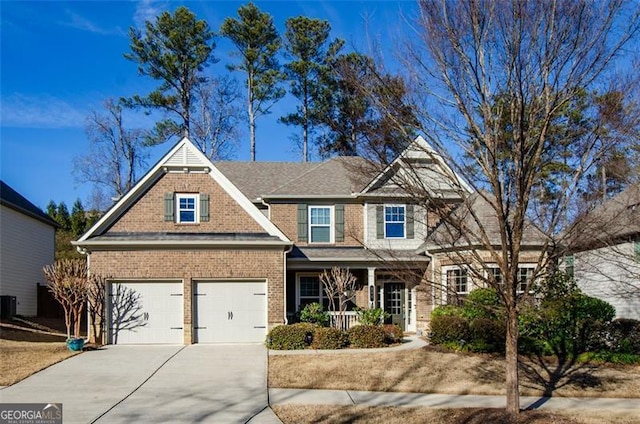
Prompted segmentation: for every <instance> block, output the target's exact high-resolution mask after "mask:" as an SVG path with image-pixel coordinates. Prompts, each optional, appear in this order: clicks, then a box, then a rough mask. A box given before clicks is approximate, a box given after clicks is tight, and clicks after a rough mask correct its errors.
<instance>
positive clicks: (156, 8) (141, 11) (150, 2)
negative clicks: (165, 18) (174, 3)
mask: <svg viewBox="0 0 640 424" xmlns="http://www.w3.org/2000/svg"><path fill="white" fill-rule="evenodd" d="M166 9H167V4H166V2H164V1H156V0H141V1H139V2H138V3H137V4H136V11H135V12H134V14H133V22H134V24H135V26H136V28H138V29H139V30H140V31H144V29H145V22H146V21H151V22H154V21H155V20H156V17H157V16H158V15H159V14H160V13H162V11H163V10H166Z"/></svg>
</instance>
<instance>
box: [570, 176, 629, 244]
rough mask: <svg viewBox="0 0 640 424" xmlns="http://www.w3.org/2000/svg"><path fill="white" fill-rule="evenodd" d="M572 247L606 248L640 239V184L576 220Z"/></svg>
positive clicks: (572, 231) (571, 239) (572, 230)
mask: <svg viewBox="0 0 640 424" xmlns="http://www.w3.org/2000/svg"><path fill="white" fill-rule="evenodd" d="M571 234H573V237H570V243H569V245H570V246H572V248H573V249H574V250H585V249H590V248H594V247H602V246H606V245H607V244H611V243H616V242H619V241H626V240H629V239H637V238H638V237H639V236H640V183H638V184H633V185H631V186H629V187H627V188H626V189H625V190H624V191H622V192H621V193H620V194H618V195H616V196H614V197H612V198H611V199H608V200H607V201H605V202H603V203H602V204H600V205H598V206H597V207H595V208H594V209H593V210H592V211H590V212H588V213H586V214H585V215H582V216H581V217H579V218H577V219H576V223H575V225H574V226H573V228H572V229H571Z"/></svg>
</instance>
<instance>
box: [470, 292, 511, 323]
mask: <svg viewBox="0 0 640 424" xmlns="http://www.w3.org/2000/svg"><path fill="white" fill-rule="evenodd" d="M501 305H502V302H501V301H500V297H499V296H498V292H497V291H496V290H495V289H493V288H482V289H475V290H472V291H471V293H469V295H468V296H467V298H466V299H465V300H464V303H463V304H462V316H463V317H464V318H467V319H468V320H473V319H475V318H491V319H494V318H498V317H499V316H500V311H501V309H502V308H501Z"/></svg>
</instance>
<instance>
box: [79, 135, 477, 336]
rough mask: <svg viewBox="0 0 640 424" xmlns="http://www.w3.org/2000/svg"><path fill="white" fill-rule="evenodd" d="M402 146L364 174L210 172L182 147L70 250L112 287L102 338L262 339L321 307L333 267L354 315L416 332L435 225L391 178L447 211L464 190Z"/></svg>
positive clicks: (363, 165)
mask: <svg viewBox="0 0 640 424" xmlns="http://www.w3.org/2000/svg"><path fill="white" fill-rule="evenodd" d="M412 146H413V147H411V146H410V147H409V148H408V149H407V150H406V151H405V152H404V153H403V154H402V155H400V157H399V158H398V159H397V160H396V161H395V162H394V163H393V164H392V165H391V166H389V167H387V168H386V169H385V170H384V171H382V172H372V170H371V167H370V166H369V164H368V163H367V162H366V161H365V160H364V159H361V158H355V157H350V158H345V157H339V158H333V159H330V160H327V161H324V162H320V163H269V162H247V163H245V162H217V163H215V164H214V163H211V162H210V161H209V160H208V159H207V158H206V157H205V156H204V155H203V154H201V153H200V152H199V151H198V149H197V148H196V147H195V146H194V145H193V144H191V142H190V141H189V140H187V139H183V140H182V141H180V142H179V143H178V144H176V145H175V146H174V147H173V148H172V149H171V150H170V151H169V152H168V153H167V154H166V155H165V156H164V157H163V158H162V159H161V160H160V161H159V162H158V163H157V164H156V165H155V166H154V167H153V168H152V169H151V170H150V171H149V172H148V173H147V174H146V175H145V176H144V177H143V178H142V179H141V181H140V182H139V183H138V184H137V185H136V186H135V187H134V188H133V189H132V190H131V191H130V192H129V193H127V194H126V195H125V196H124V197H123V198H122V199H120V200H119V201H118V202H117V203H116V204H115V205H114V206H113V207H112V208H111V209H110V210H109V211H108V212H107V213H106V214H105V215H104V217H103V218H102V219H101V220H100V221H99V222H97V223H96V225H95V226H94V227H92V228H91V229H90V230H89V231H88V232H87V233H86V234H85V235H83V236H82V237H81V238H80V239H79V240H78V241H77V242H76V245H77V247H78V248H79V249H80V250H81V251H83V252H85V253H86V254H87V255H88V261H89V264H90V272H91V273H96V274H101V275H103V276H107V277H108V278H109V281H110V283H109V294H110V296H109V305H108V309H109V320H110V322H109V324H108V325H107V328H108V330H107V331H108V335H107V336H108V337H107V340H108V341H109V342H110V343H186V344H189V343H194V342H195V343H198V342H201V343H202V342H213V343H215V342H262V341H263V340H264V338H265V335H266V333H267V331H268V329H269V328H271V327H273V326H276V325H280V324H286V323H287V322H290V321H291V319H292V318H293V316H294V315H295V312H296V311H298V310H300V309H301V308H302V307H304V305H306V304H308V303H311V302H320V303H323V304H325V305H326V304H327V299H326V296H325V294H324V292H323V289H322V284H321V282H320V279H319V275H320V273H321V272H322V271H323V270H325V269H329V268H331V267H334V266H338V267H341V268H348V269H349V270H350V272H351V273H352V274H354V275H355V276H356V278H357V280H358V289H357V291H356V293H355V304H356V305H357V306H359V307H363V308H367V307H382V308H384V309H385V310H386V311H387V312H388V313H390V314H391V317H392V318H391V319H392V321H393V322H394V323H397V324H399V325H400V326H401V327H402V328H404V329H405V330H406V331H420V330H424V329H425V328H427V326H428V320H429V314H430V312H431V310H432V305H433V304H434V300H435V301H436V302H439V301H440V300H441V299H440V297H439V296H437V295H436V293H435V292H434V290H433V286H432V285H430V284H426V283H425V280H426V279H427V277H428V276H429V275H433V273H434V265H436V263H438V261H437V260H436V259H434V256H433V255H431V254H429V253H428V252H427V251H426V249H425V248H424V246H425V244H424V243H425V240H428V237H429V235H430V234H431V233H433V230H434V228H436V226H437V224H438V222H437V219H436V215H435V214H432V213H430V212H429V211H428V210H425V209H424V208H421V207H419V206H417V205H414V204H412V203H411V202H410V197H409V196H408V195H407V194H405V193H406V191H405V190H402V189H400V187H399V186H398V184H397V179H396V178H394V176H397V175H399V173H403V172H411V173H412V174H415V175H414V176H415V177H417V178H418V179H419V180H420V181H421V184H423V185H424V186H426V187H427V189H429V190H431V191H432V192H433V193H435V194H437V196H438V197H440V198H441V199H442V200H443V201H446V202H450V203H451V204H452V205H455V203H456V202H458V201H459V200H460V199H459V194H457V193H459V192H460V188H461V187H462V188H463V189H464V190H467V191H468V192H469V193H471V190H470V189H468V188H466V184H465V183H464V182H463V181H461V180H460V179H459V178H458V177H457V176H456V175H455V173H453V172H452V171H451V170H450V169H449V168H448V167H447V165H446V164H445V163H444V162H443V161H442V159H441V158H440V156H438V155H437V154H436V152H434V151H433V150H432V149H431V147H430V146H429V145H428V144H427V143H426V142H425V141H424V140H423V139H422V138H420V137H419V138H418V139H416V141H415V142H414V144H412ZM425 152H426V153H425ZM427 153H428V154H427ZM407 164H410V167H409V168H410V171H408V170H407V169H408V167H407V166H406V165H407ZM445 175H448V176H450V178H451V179H449V180H447V178H443V176H445ZM454 186H455V187H456V190H454Z"/></svg>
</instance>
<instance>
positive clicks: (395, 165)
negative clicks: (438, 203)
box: [361, 136, 473, 198]
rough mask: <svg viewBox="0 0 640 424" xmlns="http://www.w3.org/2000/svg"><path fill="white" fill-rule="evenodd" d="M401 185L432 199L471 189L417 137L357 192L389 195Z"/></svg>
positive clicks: (456, 196) (436, 153)
mask: <svg viewBox="0 0 640 424" xmlns="http://www.w3.org/2000/svg"><path fill="white" fill-rule="evenodd" d="M401 185H411V186H415V187H419V188H420V189H423V190H426V191H427V192H429V193H430V195H431V196H432V197H440V198H447V197H451V198H459V197H460V192H461V191H462V192H464V193H465V194H469V193H472V192H473V189H472V188H471V187H470V186H469V184H467V182H466V181H464V179H462V177H460V176H459V175H458V174H457V173H456V172H455V171H453V170H452V169H451V167H450V166H449V165H447V164H446V163H445V161H444V159H443V158H442V156H441V155H440V154H439V153H438V152H436V150H435V149H434V148H433V147H432V146H431V145H430V144H429V143H428V142H427V141H426V140H425V139H424V138H423V137H422V136H418V137H416V138H415V140H414V141H413V142H412V143H411V144H409V146H408V147H407V148H406V149H405V150H404V151H403V152H402V153H400V155H398V157H397V158H396V159H395V160H394V161H393V162H392V163H391V164H390V165H389V166H387V167H386V168H385V169H384V170H383V171H382V172H380V173H379V174H378V175H377V176H376V177H375V178H374V179H373V180H372V181H371V182H370V183H369V184H368V185H367V186H366V187H365V188H364V189H363V190H362V192H361V194H362V195H367V194H368V195H390V194H392V193H398V192H402V191H403V190H402V189H401Z"/></svg>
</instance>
